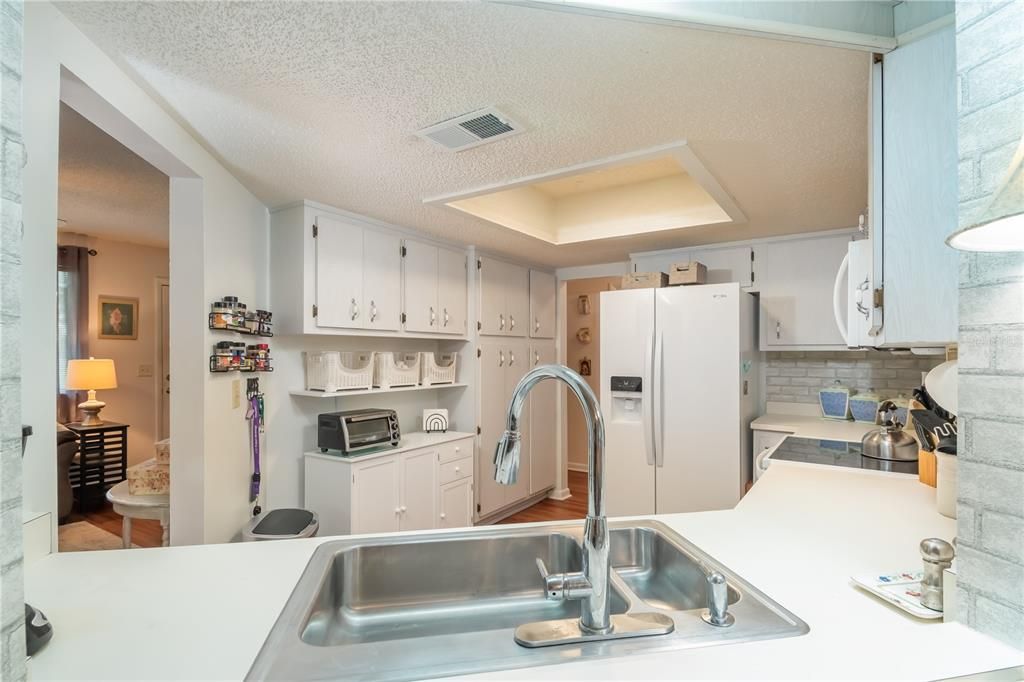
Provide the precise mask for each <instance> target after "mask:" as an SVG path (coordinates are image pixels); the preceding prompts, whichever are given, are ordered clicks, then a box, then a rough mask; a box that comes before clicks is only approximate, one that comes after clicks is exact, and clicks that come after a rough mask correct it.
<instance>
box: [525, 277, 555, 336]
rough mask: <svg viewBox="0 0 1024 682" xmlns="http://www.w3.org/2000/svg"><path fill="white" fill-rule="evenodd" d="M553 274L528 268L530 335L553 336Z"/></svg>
mask: <svg viewBox="0 0 1024 682" xmlns="http://www.w3.org/2000/svg"><path fill="white" fill-rule="evenodd" d="M555 293H556V284H555V276H554V275H553V274H551V273H550V272H543V271H541V270H530V337H531V338H534V339H553V338H555Z"/></svg>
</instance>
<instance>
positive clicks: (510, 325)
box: [476, 257, 558, 520]
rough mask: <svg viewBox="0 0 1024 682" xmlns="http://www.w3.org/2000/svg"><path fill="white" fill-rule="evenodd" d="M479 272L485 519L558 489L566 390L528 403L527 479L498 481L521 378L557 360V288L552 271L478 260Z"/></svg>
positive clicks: (547, 391) (523, 454) (536, 391)
mask: <svg viewBox="0 0 1024 682" xmlns="http://www.w3.org/2000/svg"><path fill="white" fill-rule="evenodd" d="M478 272H479V283H480V287H479V294H480V296H479V311H480V314H479V320H480V322H479V332H480V337H479V342H478V347H477V356H478V372H477V376H478V382H479V386H480V391H479V396H480V398H479V404H480V420H479V427H480V444H479V450H478V455H477V476H476V481H477V484H476V486H477V518H478V519H485V520H488V519H490V518H497V517H500V516H501V515H502V512H503V511H507V510H512V509H515V508H516V506H519V505H521V504H523V503H525V502H527V501H529V500H530V498H533V497H541V496H543V495H544V494H545V493H546V492H547V491H549V490H551V489H552V488H553V487H554V486H555V479H556V467H557V439H556V419H557V417H556V414H555V411H556V397H557V391H558V386H557V385H556V383H555V382H554V381H544V382H542V383H541V384H539V385H537V386H535V387H534V388H533V390H532V391H531V392H530V395H529V397H528V398H527V401H526V404H525V405H524V406H523V411H522V415H521V420H520V424H519V426H520V431H521V433H522V441H521V450H520V466H519V476H518V480H517V482H516V483H515V484H514V485H510V486H504V485H499V484H497V483H495V482H494V449H495V445H496V444H497V442H498V439H499V438H501V435H502V433H503V432H504V430H505V422H506V415H507V411H508V406H509V402H510V400H511V398H512V393H513V391H514V390H515V387H516V385H517V384H518V383H519V380H520V379H522V377H523V376H524V375H525V374H526V373H527V372H528V371H529V370H530V369H532V368H533V367H536V366H538V365H541V364H548V363H553V362H555V361H556V354H555V341H554V336H555V329H556V325H555V300H556V284H555V277H554V275H553V274H552V273H549V272H545V271H542V270H529V269H527V268H525V267H523V266H520V265H515V264H512V263H506V262H504V261H501V260H497V259H494V258H489V257H481V258H479V259H478Z"/></svg>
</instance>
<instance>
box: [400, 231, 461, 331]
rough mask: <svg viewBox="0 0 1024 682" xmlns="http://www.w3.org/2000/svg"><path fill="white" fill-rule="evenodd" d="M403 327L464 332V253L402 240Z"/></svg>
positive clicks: (411, 329) (414, 329)
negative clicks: (403, 249) (403, 246)
mask: <svg viewBox="0 0 1024 682" xmlns="http://www.w3.org/2000/svg"><path fill="white" fill-rule="evenodd" d="M404 253H405V256H404V259H403V260H404V261H405V279H404V288H405V329H406V331H411V332H426V333H434V334H465V333H466V304H467V294H466V254H465V253H461V252H458V251H452V250H450V249H445V248H441V247H437V246H433V245H431V244H426V243H424V242H420V241H416V240H414V239H406V240H405V252H404Z"/></svg>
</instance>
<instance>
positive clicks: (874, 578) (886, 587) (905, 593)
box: [850, 571, 942, 620]
mask: <svg viewBox="0 0 1024 682" xmlns="http://www.w3.org/2000/svg"><path fill="white" fill-rule="evenodd" d="M922 577H923V574H922V573H921V571H905V572H903V573H883V574H880V575H854V576H850V579H851V580H853V582H854V583H856V584H857V586H858V587H860V588H863V589H865V590H867V591H868V592H870V593H871V594H873V595H875V596H878V597H881V598H882V599H884V600H885V601H887V602H889V603H890V604H893V605H894V606H897V607H899V608H900V609H902V610H903V611H906V612H907V613H909V614H910V615H912V616H916V617H918V618H927V619H929V620H933V619H936V618H942V612H941V611H933V610H932V609H930V608H928V607H927V606H921V578H922Z"/></svg>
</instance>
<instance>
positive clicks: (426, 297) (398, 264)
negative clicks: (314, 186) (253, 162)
mask: <svg viewBox="0 0 1024 682" xmlns="http://www.w3.org/2000/svg"><path fill="white" fill-rule="evenodd" d="M406 237H410V236H409V235H407V234H406V233H405V232H404V231H403V230H400V229H398V228H394V229H393V228H389V227H386V226H381V225H377V224H374V223H373V222H372V221H369V220H368V219H361V218H359V217H358V216H352V215H350V214H346V213H345V212H344V211H339V210H337V209H331V208H330V207H326V206H321V205H319V204H315V203H313V202H308V201H306V202H301V203H299V204H294V205H291V206H286V207H283V208H280V209H276V210H274V211H272V212H271V229H270V279H271V286H270V292H271V300H270V307H271V309H272V310H273V311H274V331H275V332H276V333H278V334H342V335H350V336H393V337H402V336H406V335H409V336H412V335H415V336H418V337H422V336H424V335H429V336H433V335H435V334H436V335H439V336H438V338H444V337H445V336H452V337H456V336H457V337H463V338H464V337H465V336H466V335H467V334H468V331H469V330H468V329H467V319H468V312H469V298H468V279H469V278H468V274H467V265H466V258H467V253H466V251H464V250H459V249H457V248H447V247H444V246H442V245H438V244H433V243H431V242H429V241H427V240H426V239H423V240H421V239H414V238H411V237H410V238H406ZM403 240H404V242H403ZM403 253H405V254H406V255H405V257H403V255H402V254H403ZM403 313H404V314H405V317H406V321H405V322H403Z"/></svg>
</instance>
